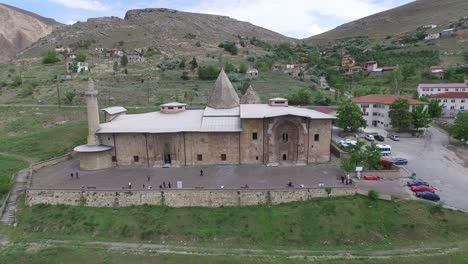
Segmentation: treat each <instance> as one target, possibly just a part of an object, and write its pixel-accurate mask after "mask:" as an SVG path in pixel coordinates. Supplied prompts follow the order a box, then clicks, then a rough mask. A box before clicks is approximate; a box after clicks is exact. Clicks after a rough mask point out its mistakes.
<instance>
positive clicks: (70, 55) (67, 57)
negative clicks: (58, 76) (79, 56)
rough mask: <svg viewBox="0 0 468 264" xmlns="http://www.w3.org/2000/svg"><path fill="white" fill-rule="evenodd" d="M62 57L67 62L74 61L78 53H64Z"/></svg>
mask: <svg viewBox="0 0 468 264" xmlns="http://www.w3.org/2000/svg"><path fill="white" fill-rule="evenodd" d="M62 55H63V58H64V59H65V60H74V59H76V53H75V52H73V51H71V52H64V53H62Z"/></svg>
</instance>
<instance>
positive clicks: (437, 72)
mask: <svg viewBox="0 0 468 264" xmlns="http://www.w3.org/2000/svg"><path fill="white" fill-rule="evenodd" d="M430 71H431V75H432V76H434V77H437V78H439V79H443V78H444V74H445V68H444V67H442V66H431V70H430Z"/></svg>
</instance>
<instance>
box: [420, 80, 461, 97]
mask: <svg viewBox="0 0 468 264" xmlns="http://www.w3.org/2000/svg"><path fill="white" fill-rule="evenodd" d="M417 92H418V96H425V97H429V96H430V95H433V94H440V93H447V92H468V80H465V82H463V83H420V84H419V85H418V88H417Z"/></svg>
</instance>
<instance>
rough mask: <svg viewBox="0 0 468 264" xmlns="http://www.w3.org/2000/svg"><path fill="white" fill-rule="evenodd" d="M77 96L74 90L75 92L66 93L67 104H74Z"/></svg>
mask: <svg viewBox="0 0 468 264" xmlns="http://www.w3.org/2000/svg"><path fill="white" fill-rule="evenodd" d="M75 96H76V92H75V91H74V90H73V91H67V92H66V93H65V99H66V100H67V103H68V104H72V103H73V100H74V99H75Z"/></svg>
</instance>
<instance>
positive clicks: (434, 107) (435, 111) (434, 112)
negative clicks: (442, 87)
mask: <svg viewBox="0 0 468 264" xmlns="http://www.w3.org/2000/svg"><path fill="white" fill-rule="evenodd" d="M442 111H443V106H442V105H441V104H440V103H439V101H437V100H434V99H432V100H431V101H429V105H428V106H427V112H428V113H429V116H430V117H432V118H437V117H440V116H441V115H442Z"/></svg>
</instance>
